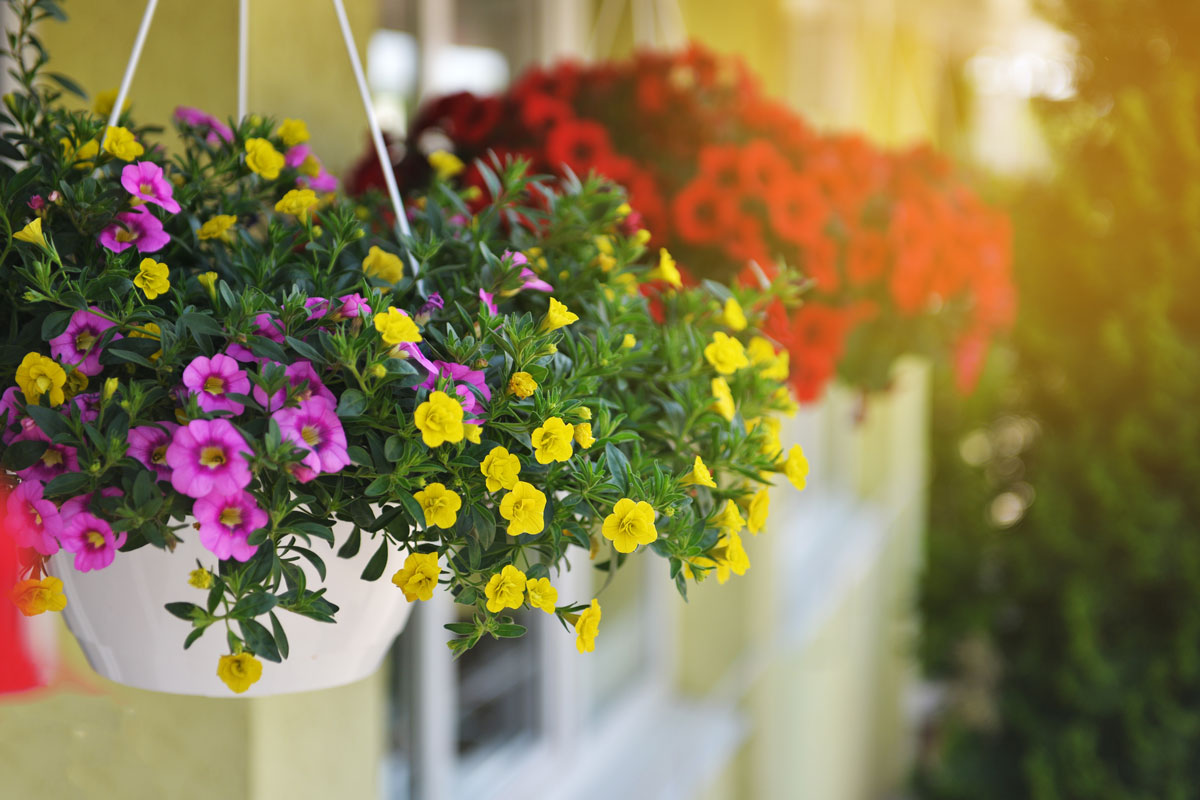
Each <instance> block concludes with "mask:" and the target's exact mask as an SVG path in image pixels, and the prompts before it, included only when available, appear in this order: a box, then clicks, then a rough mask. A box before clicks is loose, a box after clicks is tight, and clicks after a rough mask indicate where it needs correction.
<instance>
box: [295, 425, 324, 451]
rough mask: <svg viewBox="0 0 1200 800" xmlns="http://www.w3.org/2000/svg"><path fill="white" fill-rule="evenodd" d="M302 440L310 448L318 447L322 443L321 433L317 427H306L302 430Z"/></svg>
mask: <svg viewBox="0 0 1200 800" xmlns="http://www.w3.org/2000/svg"><path fill="white" fill-rule="evenodd" d="M300 438H302V439H303V440H304V442H305V444H307V445H308V446H309V447H316V446H317V445H318V444H320V443H321V432H320V431H318V430H317V428H316V426H315V425H305V426H303V427H302V428H300Z"/></svg>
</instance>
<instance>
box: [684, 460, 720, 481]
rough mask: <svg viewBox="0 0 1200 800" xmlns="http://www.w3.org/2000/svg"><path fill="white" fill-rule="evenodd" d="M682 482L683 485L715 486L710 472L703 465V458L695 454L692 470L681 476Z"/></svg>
mask: <svg viewBox="0 0 1200 800" xmlns="http://www.w3.org/2000/svg"><path fill="white" fill-rule="evenodd" d="M682 483H683V485H684V486H707V487H708V488H710V489H715V488H717V482H716V481H714V480H713V476H712V472H710V471H709V469H708V467H707V466H705V464H704V459H702V458H700V456H696V460H695V461H693V462H692V471H691V472H689V473H688V474H687V475H684V476H683V481H682Z"/></svg>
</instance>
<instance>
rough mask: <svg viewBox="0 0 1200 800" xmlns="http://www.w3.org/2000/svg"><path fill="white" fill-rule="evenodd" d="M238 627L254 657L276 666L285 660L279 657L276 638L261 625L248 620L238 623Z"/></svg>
mask: <svg viewBox="0 0 1200 800" xmlns="http://www.w3.org/2000/svg"><path fill="white" fill-rule="evenodd" d="M238 627H239V628H240V629H241V631H242V638H244V639H245V640H246V647H248V648H250V650H251V651H252V652H253V653H254V655H256V656H259V657H260V658H265V659H266V660H267V661H272V662H274V663H276V664H278V663H279V662H280V661H282V660H283V658H282V657H281V656H280V655H279V648H278V647H276V646H275V637H274V636H272V635H271V632H270V631H269V630H267V629H266V628H265V627H263V625H262V624H261V623H259V622H255V621H254V620H252V619H247V620H243V621H241V622H238Z"/></svg>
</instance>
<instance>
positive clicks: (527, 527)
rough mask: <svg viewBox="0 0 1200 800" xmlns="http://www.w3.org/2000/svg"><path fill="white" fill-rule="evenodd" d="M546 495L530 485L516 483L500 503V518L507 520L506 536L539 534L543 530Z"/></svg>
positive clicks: (523, 482) (520, 482)
mask: <svg viewBox="0 0 1200 800" xmlns="http://www.w3.org/2000/svg"><path fill="white" fill-rule="evenodd" d="M545 514H546V495H545V494H543V493H542V491H541V490H540V489H538V488H537V487H535V486H534V485H533V484H532V483H526V482H525V481H517V482H516V484H514V485H513V488H512V491H511V492H509V493H508V494H506V495H504V499H503V500H501V501H500V516H502V517H504V518H505V519H506V520H508V535H509V536H520V535H521V534H523V533H541V532H542V531H543V530H544V529H545V525H546V521H545Z"/></svg>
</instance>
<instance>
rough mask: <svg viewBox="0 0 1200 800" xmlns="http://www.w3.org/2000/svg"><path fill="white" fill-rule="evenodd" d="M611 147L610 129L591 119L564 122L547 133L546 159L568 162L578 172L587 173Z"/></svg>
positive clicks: (554, 162) (562, 162) (555, 162)
mask: <svg viewBox="0 0 1200 800" xmlns="http://www.w3.org/2000/svg"><path fill="white" fill-rule="evenodd" d="M611 150H612V142H611V140H610V139H609V138H608V129H607V128H605V127H604V126H603V125H601V124H600V123H599V122H593V121H592V120H588V119H571V120H567V121H565V122H562V123H560V124H559V125H556V126H555V127H553V128H551V129H550V132H549V134H548V135H547V136H546V160H548V161H549V162H550V163H551V164H566V165H567V166H569V167H570V168H571V169H573V170H575V171H576V172H585V173H586V172H587V170H588V169H589V168H590V167H591V166H592V165H593V164H595V163H596V160H597V158H599V157H600V156H604V155H608V154H609V153H610V152H611Z"/></svg>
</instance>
